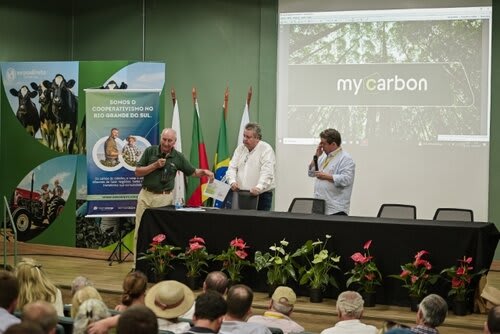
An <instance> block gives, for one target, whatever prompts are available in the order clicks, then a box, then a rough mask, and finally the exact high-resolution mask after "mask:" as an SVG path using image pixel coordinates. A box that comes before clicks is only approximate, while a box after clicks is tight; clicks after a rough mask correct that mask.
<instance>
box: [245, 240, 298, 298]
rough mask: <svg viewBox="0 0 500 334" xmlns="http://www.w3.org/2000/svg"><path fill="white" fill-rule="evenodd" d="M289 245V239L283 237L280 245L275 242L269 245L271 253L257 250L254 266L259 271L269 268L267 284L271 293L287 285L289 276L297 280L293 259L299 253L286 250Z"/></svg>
mask: <svg viewBox="0 0 500 334" xmlns="http://www.w3.org/2000/svg"><path fill="white" fill-rule="evenodd" d="M287 246H288V241H286V240H285V239H283V240H281V241H280V243H279V245H276V244H274V245H272V246H271V247H269V249H270V250H271V253H269V252H266V253H262V252H261V251H256V252H255V258H254V267H255V269H256V270H257V271H261V270H263V269H267V284H268V285H269V293H270V294H272V293H273V290H274V289H275V288H276V287H277V286H279V285H286V283H287V281H288V279H289V278H292V279H293V280H294V281H296V280H297V276H296V274H295V267H294V261H293V258H294V256H297V255H296V254H293V255H292V254H289V253H287V252H286V250H285V247H287Z"/></svg>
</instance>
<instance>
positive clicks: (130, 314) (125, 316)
mask: <svg viewBox="0 0 500 334" xmlns="http://www.w3.org/2000/svg"><path fill="white" fill-rule="evenodd" d="M116 333H117V334H156V333H158V321H157V320H156V315H155V314H154V312H153V311H151V310H150V309H149V308H147V307H146V306H145V305H131V306H130V307H128V308H127V309H126V310H125V311H123V313H122V314H121V315H120V317H119V319H118V326H117V327H116Z"/></svg>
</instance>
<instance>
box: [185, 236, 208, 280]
mask: <svg viewBox="0 0 500 334" xmlns="http://www.w3.org/2000/svg"><path fill="white" fill-rule="evenodd" d="M177 258H178V259H179V260H182V261H184V264H185V266H186V268H187V274H186V275H187V276H188V277H199V276H200V275H201V273H206V272H207V271H206V270H205V269H204V268H206V267H208V263H207V260H208V259H209V258H210V255H209V254H208V252H207V248H206V247H205V240H204V239H203V238H201V237H197V236H194V237H193V238H191V239H190V240H189V245H188V246H187V247H186V250H185V251H184V252H183V253H180V254H179V255H178V256H177Z"/></svg>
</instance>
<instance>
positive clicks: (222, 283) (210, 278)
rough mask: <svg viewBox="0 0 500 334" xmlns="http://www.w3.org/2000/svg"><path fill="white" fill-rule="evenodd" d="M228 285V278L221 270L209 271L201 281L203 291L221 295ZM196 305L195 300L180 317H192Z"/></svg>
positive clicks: (225, 291) (224, 292)
mask: <svg viewBox="0 0 500 334" xmlns="http://www.w3.org/2000/svg"><path fill="white" fill-rule="evenodd" d="M228 285H229V280H228V278H227V276H226V274H224V273H223V272H222V271H212V272H209V273H208V275H207V277H206V278H205V281H204V282H203V291H204V292H206V291H209V290H212V291H217V292H218V293H220V294H221V295H225V294H226V293H227V286H228ZM195 306H196V302H195V303H194V304H193V306H192V307H191V308H190V309H189V311H187V312H186V313H184V314H183V315H181V316H180V317H181V318H183V319H193V315H194V309H195Z"/></svg>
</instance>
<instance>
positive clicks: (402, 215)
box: [377, 204, 417, 219]
mask: <svg viewBox="0 0 500 334" xmlns="http://www.w3.org/2000/svg"><path fill="white" fill-rule="evenodd" d="M377 217H379V218H398V219H417V208H416V207H415V205H408V204H382V205H381V206H380V209H379V210H378V214H377Z"/></svg>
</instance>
